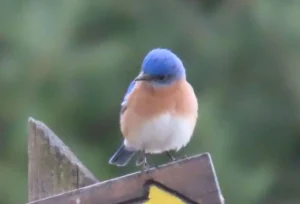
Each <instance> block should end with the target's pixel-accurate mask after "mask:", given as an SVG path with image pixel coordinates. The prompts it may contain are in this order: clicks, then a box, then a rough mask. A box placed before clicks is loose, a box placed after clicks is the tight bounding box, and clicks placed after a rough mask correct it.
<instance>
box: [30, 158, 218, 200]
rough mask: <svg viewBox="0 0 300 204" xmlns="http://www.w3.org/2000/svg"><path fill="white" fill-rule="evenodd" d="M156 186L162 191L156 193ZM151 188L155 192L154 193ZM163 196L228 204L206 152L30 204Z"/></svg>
mask: <svg viewBox="0 0 300 204" xmlns="http://www.w3.org/2000/svg"><path fill="white" fill-rule="evenodd" d="M155 187H157V188H159V189H160V190H158V189H156V191H155ZM151 188H152V190H153V189H154V190H153V191H151ZM153 192H154V194H153ZM155 192H156V193H155ZM151 193H152V194H151ZM162 193H165V194H169V196H174V198H178V200H181V201H182V202H183V203H190V204H193V203H199V204H223V203H224V199H223V196H222V194H221V191H220V188H219V184H218V181H217V177H216V175H215V170H214V167H213V164H212V161H211V157H210V155H209V154H208V153H204V154H200V155H197V156H193V157H190V158H188V159H183V160H179V161H176V162H172V163H169V164H166V165H163V166H159V168H157V169H150V170H148V171H146V172H143V173H142V172H137V173H133V174H130V175H126V176H123V177H119V178H115V179H111V180H108V181H104V182H100V183H97V184H94V185H90V186H87V187H84V188H80V189H77V190H73V191H70V192H67V193H63V194H60V195H56V196H53V197H49V198H46V199H43V200H39V201H34V202H31V203H30V204H129V203H147V202H148V203H151V202H150V201H151V199H152V203H155V202H154V200H155V199H156V198H157V196H159V195H160V196H162ZM165 194H164V195H165ZM153 195H154V197H153ZM162 198H163V197H162ZM167 198H168V197H164V198H163V199H167ZM156 203H157V201H156ZM166 204H167V203H166Z"/></svg>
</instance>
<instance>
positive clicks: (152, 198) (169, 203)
mask: <svg viewBox="0 0 300 204" xmlns="http://www.w3.org/2000/svg"><path fill="white" fill-rule="evenodd" d="M161 203H163V204H185V202H184V201H182V200H181V199H180V198H178V197H176V196H175V195H173V194H171V193H169V192H167V191H165V190H163V189H161V188H159V187H157V186H155V185H150V186H149V195H148V200H147V201H146V202H144V204H161Z"/></svg>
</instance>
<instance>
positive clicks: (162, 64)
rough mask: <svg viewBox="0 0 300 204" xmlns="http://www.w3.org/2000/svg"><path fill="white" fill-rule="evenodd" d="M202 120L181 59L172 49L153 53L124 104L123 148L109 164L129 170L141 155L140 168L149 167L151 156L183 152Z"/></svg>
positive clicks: (121, 126)
mask: <svg viewBox="0 0 300 204" xmlns="http://www.w3.org/2000/svg"><path fill="white" fill-rule="evenodd" d="M197 118H198V101H197V97H196V95H195V93H194V90H193V88H192V86H191V85H190V84H189V82H188V81H187V80H186V71H185V67H184V65H183V63H182V61H181V60H180V59H179V57H178V56H177V55H176V54H174V53H173V52H172V51H170V50H169V49H163V48H156V49H153V50H150V51H149V52H148V53H147V55H146V56H145V58H144V59H143V62H142V65H141V71H140V73H139V75H138V76H137V77H136V78H135V79H134V80H133V81H132V82H131V84H130V85H129V87H128V89H127V92H126V94H125V96H124V99H123V101H122V103H121V112H120V129H121V132H122V135H123V137H124V141H123V144H122V145H121V146H120V147H119V149H118V150H117V151H116V152H115V154H114V155H113V156H112V157H111V158H110V160H109V164H113V165H116V166H126V165H127V164H128V162H129V161H130V160H131V158H132V157H133V156H134V155H135V153H137V152H140V153H141V154H140V157H139V158H138V159H137V161H136V165H138V166H139V165H142V164H143V166H144V168H147V167H149V166H148V163H147V155H149V154H161V153H166V154H167V155H168V156H169V157H171V158H172V159H175V158H174V157H173V156H172V155H171V153H170V151H179V150H180V149H182V148H183V147H185V146H186V145H187V144H188V143H189V142H190V140H191V138H192V135H193V132H194V128H195V125H196V121H197Z"/></svg>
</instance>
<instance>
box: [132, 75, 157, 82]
mask: <svg viewBox="0 0 300 204" xmlns="http://www.w3.org/2000/svg"><path fill="white" fill-rule="evenodd" d="M153 79H154V77H153V76H150V75H148V74H142V75H140V76H138V77H137V78H135V80H134V81H151V80H153Z"/></svg>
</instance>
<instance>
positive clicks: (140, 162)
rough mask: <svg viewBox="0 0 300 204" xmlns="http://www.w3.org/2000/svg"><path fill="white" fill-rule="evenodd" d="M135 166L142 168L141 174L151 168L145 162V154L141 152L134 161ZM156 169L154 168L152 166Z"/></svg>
mask: <svg viewBox="0 0 300 204" xmlns="http://www.w3.org/2000/svg"><path fill="white" fill-rule="evenodd" d="M135 164H136V166H142V172H144V171H147V170H149V169H150V168H151V167H152V166H150V165H149V163H148V161H147V154H146V153H145V152H142V153H141V154H140V156H139V157H138V159H137V160H136V163H135ZM154 167H156V166H154Z"/></svg>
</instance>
